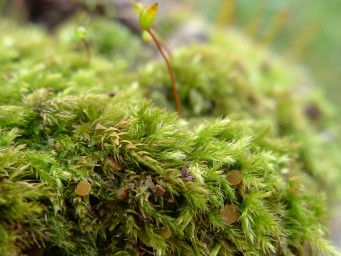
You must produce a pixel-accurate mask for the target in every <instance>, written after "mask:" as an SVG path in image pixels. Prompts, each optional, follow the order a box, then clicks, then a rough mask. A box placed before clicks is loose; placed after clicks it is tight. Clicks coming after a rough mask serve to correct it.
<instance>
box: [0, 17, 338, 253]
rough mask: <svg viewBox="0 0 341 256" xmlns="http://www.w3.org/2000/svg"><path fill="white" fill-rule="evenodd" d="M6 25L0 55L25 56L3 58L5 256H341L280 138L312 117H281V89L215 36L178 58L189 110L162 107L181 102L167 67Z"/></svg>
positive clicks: (294, 150)
mask: <svg viewBox="0 0 341 256" xmlns="http://www.w3.org/2000/svg"><path fill="white" fill-rule="evenodd" d="M102 22H103V21H101V22H100V24H103V25H101V26H103V27H107V23H105V22H103V23H102ZM0 24H5V23H0ZM2 26H3V25H2ZM89 26H91V25H89ZM6 27H7V28H10V29H9V30H6V31H7V32H6V33H5V34H6V35H5V36H3V35H2V38H1V39H0V42H2V44H0V47H1V49H0V52H5V51H3V49H6V51H8V52H10V51H12V52H14V53H16V54H13V55H12V57H8V56H10V54H9V55H6V54H4V55H1V57H0V58H3V59H4V60H5V62H4V63H5V65H3V66H1V80H0V86H1V88H3V93H2V94H1V95H0V103H1V106H0V131H1V134H0V175H1V179H0V213H1V214H0V216H1V217H0V233H1V235H2V237H3V238H4V239H2V240H1V241H0V254H1V255H13V254H14V253H16V254H25V253H26V254H29V255H34V251H36V250H38V251H39V250H40V251H42V253H44V255H148V254H151V255H239V254H243V255H300V254H302V253H303V252H308V253H309V252H310V253H311V254H313V255H324V254H331V255H338V253H337V252H336V250H335V249H334V248H333V247H332V246H330V245H329V244H328V242H327V241H326V240H325V239H324V236H325V235H326V233H327V230H326V228H325V220H326V211H327V209H326V206H325V204H324V198H323V196H322V195H319V194H316V193H311V190H310V187H309V189H308V188H306V187H305V186H307V183H306V182H305V180H304V179H303V178H302V176H303V175H304V173H306V172H307V169H306V168H305V167H306V162H305V161H304V159H302V149H301V150H300V149H299V147H298V145H297V144H296V143H292V140H291V139H290V138H283V137H279V135H281V134H293V135H296V132H297V129H298V128H297V126H298V127H306V126H300V125H301V124H295V125H293V126H291V125H289V124H288V123H286V121H283V120H286V119H285V117H286V115H283V116H281V115H278V111H277V110H278V109H271V106H272V105H271V103H273V102H277V101H276V100H278V99H280V97H278V98H276V97H274V95H276V94H275V92H273V91H271V90H267V89H264V90H263V89H262V88H256V87H254V86H253V85H252V83H251V82H250V81H252V79H251V80H250V79H249V80H248V77H247V76H245V75H243V74H242V73H240V72H242V71H236V70H235V67H234V65H236V64H229V63H228V62H226V59H224V58H223V57H222V58H218V57H219V55H221V51H219V50H216V48H215V46H214V45H212V50H211V49H208V48H207V47H203V48H199V49H198V48H194V49H195V50H196V54H195V53H194V50H191V49H187V50H183V51H182V52H180V53H178V54H179V55H177V54H175V58H174V68H175V70H176V71H177V78H178V81H179V83H180V84H181V86H180V88H181V89H180V93H182V96H181V97H182V99H183V104H184V106H185V110H184V113H185V115H186V117H187V118H186V119H179V118H177V116H176V114H175V113H172V112H170V111H169V110H167V109H166V108H160V107H157V106H156V105H157V104H158V103H160V101H158V99H163V100H162V102H161V103H162V104H163V105H166V106H168V105H169V107H170V108H171V103H170V101H168V100H167V98H164V96H163V95H162V94H161V93H160V92H161V91H163V90H164V91H166V92H167V90H168V89H164V88H167V87H163V86H162V85H163V84H166V83H167V82H165V81H163V80H162V79H166V78H165V77H166V72H165V70H164V67H162V66H161V64H158V63H156V64H155V63H154V62H150V63H149V64H148V65H147V68H146V69H145V70H142V71H140V73H135V72H131V71H130V70H129V68H128V66H129V67H130V68H132V66H130V65H129V64H128V65H123V67H122V66H120V63H125V62H127V60H125V59H123V60H122V59H121V58H120V57H116V58H117V59H110V62H109V61H108V59H107V58H106V57H103V56H101V54H100V53H99V52H98V51H97V50H96V47H94V48H95V50H94V51H93V52H94V54H93V58H92V62H91V64H89V65H87V64H86V63H85V62H84V58H83V54H82V52H81V48H80V46H79V48H78V46H77V47H71V46H75V45H74V43H72V42H70V41H68V40H66V41H64V39H63V38H64V37H63V36H62V35H70V34H71V31H72V29H69V27H68V26H67V25H65V31H64V32H63V30H61V31H60V32H59V35H60V36H57V37H56V38H59V39H58V40H52V39H51V38H50V37H48V36H46V35H45V34H44V33H43V32H42V31H39V30H36V29H35V28H30V29H32V31H35V32H32V33H33V34H32V37H28V38H27V36H26V37H25V35H24V34H22V33H21V32H22V30H20V29H15V30H14V29H12V28H13V27H15V26H14V25H6V26H4V28H6ZM117 27H119V26H117ZM115 28H116V26H115ZM25 29H26V28H24V30H25ZM107 29H109V28H107ZM98 30H99V29H98ZM10 31H13V32H10ZM90 31H91V29H90ZM104 31H107V30H104ZM73 32H74V31H73ZM73 32H72V33H73ZM64 33H65V34H64ZM6 37H10V38H11V39H12V42H13V43H11V44H8V43H6V40H7V39H6ZM99 38H101V37H99ZM24 39H27V40H24ZM38 39H39V40H38ZM101 40H102V39H101ZM103 40H104V39H103ZM105 40H106V39H105ZM132 40H135V39H132ZM71 41H72V40H71ZM7 42H8V41H7ZM75 43H76V42H75ZM31 47H32V49H31ZM122 47H123V46H122ZM120 50H121V49H119V50H118V51H120ZM40 52H43V53H44V54H39V53H40ZM111 54H112V56H119V55H116V50H113V52H112V53H110V55H111ZM3 56H4V57H3ZM13 56H15V57H13ZM198 56H199V57H198ZM186 58H187V59H186ZM207 60H210V61H209V63H211V65H206V64H205V63H206V61H207ZM216 61H217V62H216ZM128 63H129V62H128ZM182 63H186V64H187V65H184V64H182ZM222 64H226V65H222ZM151 71H152V72H151ZM148 72H149V73H148ZM230 72H232V73H231V74H232V75H231V76H226V74H230ZM276 77H277V76H276ZM283 77H284V78H285V77H286V76H285V72H284V71H283ZM264 79H265V78H264ZM269 79H270V78H269ZM158 81H159V82H158ZM167 81H168V80H167ZM271 81H276V80H271ZM225 83H226V84H231V85H233V86H232V89H228V90H227V92H225V91H224V90H225V89H226V88H225V87H224V86H223V85H224V84H225ZM150 84H152V85H154V86H157V85H158V84H159V85H160V86H159V87H157V88H156V89H155V90H153V91H150V89H149V88H147V87H146V85H150ZM262 84H263V82H262ZM269 84H270V82H269ZM139 85H140V86H139ZM213 85H215V86H213ZM193 88H194V89H193ZM229 90H230V91H229ZM191 91H195V92H194V93H193V92H191ZM280 91H282V89H281V90H280ZM283 91H284V92H286V91H287V89H286V88H283ZM112 92H115V95H113V94H112ZM290 92H291V91H290V90H289V94H290ZM245 93H246V94H245ZM145 95H150V98H151V99H154V102H153V103H152V102H151V101H150V100H145V99H144V96H145ZM217 95H224V96H225V97H222V98H221V99H220V98H218V97H216V96H217ZM280 95H285V93H283V94H282V93H281V94H280ZM191 97H192V98H193V99H195V100H191ZM250 97H251V98H250ZM272 97H274V98H273V99H272ZM198 99H199V100H198ZM230 100H231V101H230ZM232 100H234V101H232ZM213 102H216V103H214V104H213ZM232 102H233V104H232ZM290 102H293V103H295V102H296V101H294V100H293V101H290ZM196 104H200V107H199V108H197V109H196V110H195V107H196ZM255 104H256V105H257V106H258V107H254V106H255ZM283 104H284V103H283ZM218 106H219V107H218ZM269 106H270V108H267V107H269ZM289 106H290V107H292V108H289V109H290V111H289V112H288V113H289V114H291V113H292V112H291V111H292V109H294V110H295V111H296V110H298V111H301V108H300V106H301V105H298V106H299V107H296V106H297V105H293V106H291V105H290V104H289ZM230 113H238V114H239V117H236V116H233V115H230V116H228V114H230ZM299 113H300V112H299ZM218 115H221V116H224V117H221V118H218V119H217V118H216V116H218ZM203 116H206V121H205V120H203V119H202V117H203ZM199 117H200V118H199ZM255 117H257V119H258V120H257V119H256V118H255ZM281 122H283V123H284V124H288V127H289V128H285V129H284V128H283V127H282V126H280V123H281ZM303 122H304V123H305V122H306V121H305V119H303ZM269 126H270V127H275V128H276V127H277V128H276V129H275V132H274V131H271V130H269V129H268V127H269ZM316 127H318V125H316ZM312 132H313V131H312ZM303 142H304V141H303ZM303 148H304V147H303ZM310 153H311V152H310V151H308V153H307V154H308V157H311V155H310ZM236 171H238V174H239V175H240V176H241V177H240V178H241V181H240V182H231V177H230V174H231V172H236ZM317 181H318V180H317ZM317 181H316V180H314V181H313V182H317ZM80 184H82V185H81V186H84V184H85V188H86V189H85V190H84V191H85V192H84V191H83V189H80ZM83 192H84V193H83ZM39 248H42V249H39Z"/></svg>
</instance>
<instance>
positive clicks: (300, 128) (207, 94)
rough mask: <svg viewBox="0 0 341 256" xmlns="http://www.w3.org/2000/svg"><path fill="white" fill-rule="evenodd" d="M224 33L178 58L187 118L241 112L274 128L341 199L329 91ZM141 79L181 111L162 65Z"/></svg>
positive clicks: (151, 93) (159, 100)
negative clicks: (325, 94) (324, 93)
mask: <svg viewBox="0 0 341 256" xmlns="http://www.w3.org/2000/svg"><path fill="white" fill-rule="evenodd" d="M217 34H220V36H217V35H215V34H214V35H212V36H211V39H210V40H209V42H208V43H206V44H200V45H194V46H192V47H190V48H183V49H180V50H177V51H175V52H174V54H173V69H174V71H175V75H176V78H177V82H178V87H179V88H180V89H179V93H180V99H181V101H182V107H183V116H185V117H187V118H190V119H191V118H198V117H203V116H204V117H205V118H212V117H221V116H226V115H230V114H238V115H240V116H243V117H246V118H252V119H254V120H255V122H261V123H263V124H265V125H267V126H268V127H269V129H270V130H271V132H272V134H274V135H276V136H288V137H291V138H292V139H293V140H294V141H295V142H297V143H299V144H301V147H300V158H301V160H302V164H303V165H304V170H305V171H306V173H307V174H308V177H312V178H313V179H315V181H316V180H317V181H319V184H320V185H319V186H321V187H323V189H325V190H328V191H329V192H330V193H332V194H335V190H337V191H338V192H337V196H338V197H339V196H340V195H341V191H340V190H339V188H338V187H339V186H338V185H337V184H338V182H335V181H336V180H337V181H341V176H340V174H339V170H340V168H341V161H340V158H339V156H338V155H337V152H338V150H339V149H340V145H341V140H340V136H339V135H338V134H339V133H340V132H339V128H338V127H337V126H336V125H335V124H336V123H337V122H336V120H337V118H336V115H335V111H334V110H333V108H332V107H331V106H330V105H329V103H328V102H327V101H326V100H325V99H324V98H323V97H322V93H321V92H319V91H318V90H317V89H316V88H314V84H313V82H312V81H310V80H309V78H308V76H307V74H306V73H305V72H304V71H303V70H302V69H301V68H299V67H297V66H295V65H294V64H292V63H288V62H286V61H285V60H283V59H279V58H278V57H276V56H274V55H273V54H272V53H271V52H269V51H268V50H267V49H264V48H261V47H259V46H256V45H254V44H253V43H252V42H251V41H250V40H248V39H247V38H245V37H244V36H242V35H240V34H239V33H238V32H236V31H233V30H231V31H230V33H229V34H227V35H224V34H223V33H221V32H219V33H217ZM222 34H223V36H222ZM139 81H140V83H141V87H142V88H143V89H144V91H145V95H147V97H149V98H152V99H153V100H154V102H155V103H156V104H158V105H160V106H166V107H167V108H172V109H174V103H173V100H172V96H171V95H172V92H171V90H170V89H169V88H170V85H169V78H168V77H167V73H166V72H165V67H164V65H163V63H162V62H158V61H156V62H152V63H149V65H147V66H146V67H144V68H141V69H140V74H139ZM165 84H166V85H168V86H167V87H165V86H164V85H165ZM335 142H336V143H335ZM320 159H329V161H321V160H320ZM326 170H328V171H327V172H326Z"/></svg>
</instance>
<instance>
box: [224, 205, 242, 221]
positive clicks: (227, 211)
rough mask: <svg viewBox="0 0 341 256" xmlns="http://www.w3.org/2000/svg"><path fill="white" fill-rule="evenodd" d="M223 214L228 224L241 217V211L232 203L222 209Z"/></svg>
mask: <svg viewBox="0 0 341 256" xmlns="http://www.w3.org/2000/svg"><path fill="white" fill-rule="evenodd" d="M221 216H222V219H223V221H224V223H226V224H232V223H234V222H236V221H237V220H238V218H239V212H238V210H237V209H236V207H234V206H233V205H232V204H226V205H225V206H224V208H223V210H222V211H221Z"/></svg>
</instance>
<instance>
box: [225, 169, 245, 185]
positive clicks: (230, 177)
mask: <svg viewBox="0 0 341 256" xmlns="http://www.w3.org/2000/svg"><path fill="white" fill-rule="evenodd" d="M227 181H228V183H229V184H230V185H238V184H239V183H240V182H242V174H241V173H240V171H237V170H232V171H228V172H227Z"/></svg>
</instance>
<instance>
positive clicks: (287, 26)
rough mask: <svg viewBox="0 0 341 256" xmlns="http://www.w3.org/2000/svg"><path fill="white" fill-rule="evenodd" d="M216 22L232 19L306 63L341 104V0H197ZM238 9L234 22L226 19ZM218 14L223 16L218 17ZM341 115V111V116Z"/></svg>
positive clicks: (198, 4)
mask: <svg viewBox="0 0 341 256" xmlns="http://www.w3.org/2000/svg"><path fill="white" fill-rule="evenodd" d="M191 2H192V4H193V5H194V6H196V7H195V8H198V10H199V11H200V13H202V15H203V17H206V18H207V20H208V21H210V22H211V23H217V22H231V25H233V26H237V27H239V28H241V29H242V30H244V31H245V33H248V34H249V35H250V36H251V37H252V38H254V40H256V41H260V42H261V41H263V42H265V43H268V44H269V46H270V47H272V48H273V49H274V50H275V51H278V52H279V53H280V54H283V55H285V56H287V57H290V58H293V59H295V60H296V61H297V62H299V63H301V64H302V65H305V66H306V67H307V68H308V69H309V71H310V74H311V76H312V77H313V79H315V80H316V84H317V85H318V86H320V87H323V90H324V91H325V92H326V93H327V94H328V97H329V98H330V100H331V101H333V103H334V104H336V105H337V106H338V108H341V102H340V100H339V97H340V93H341V84H340V79H341V1H339V0H328V1H320V0H311V1H305V0H287V1H281V0H259V1H253V0H222V1H219V0H215V1H203V0H192V1H191ZM228 8H231V9H233V11H232V12H233V13H232V17H231V20H230V21H228V20H225V21H224V20H220V21H219V14H220V15H221V16H220V17H223V16H224V13H223V12H224V9H225V17H226V14H227V13H230V12H231V10H228ZM217 17H218V18H217ZM339 116H341V113H340V114H339Z"/></svg>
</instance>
